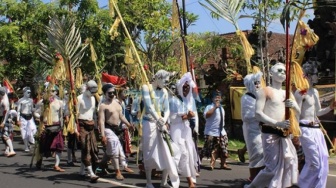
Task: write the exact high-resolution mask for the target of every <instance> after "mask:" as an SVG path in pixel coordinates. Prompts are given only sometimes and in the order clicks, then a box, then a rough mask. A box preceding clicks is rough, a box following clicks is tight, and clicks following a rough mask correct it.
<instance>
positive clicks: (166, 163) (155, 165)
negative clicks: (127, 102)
mask: <svg viewBox="0 0 336 188" xmlns="http://www.w3.org/2000/svg"><path fill="white" fill-rule="evenodd" d="M169 77H170V73H169V72H167V71H165V70H159V71H158V72H157V73H156V74H155V75H154V78H153V82H152V83H151V84H145V85H143V86H142V100H143V103H144V110H145V112H144V115H143V118H142V138H141V139H142V151H143V162H144V167H145V172H146V179H147V184H146V187H147V188H154V186H153V184H152V170H153V169H156V170H162V171H163V172H162V180H161V186H162V187H170V186H169V185H168V183H167V178H168V175H169V178H170V180H171V183H172V184H173V187H174V188H177V187H179V184H180V179H179V176H178V172H177V167H176V164H175V163H174V160H173V156H172V155H171V153H170V150H169V147H168V144H167V143H166V142H165V141H164V139H163V135H162V134H168V133H167V132H168V130H167V125H166V123H167V120H168V117H169V113H170V112H169V101H168V93H167V90H166V89H165V88H164V87H165V86H166V84H168V81H169Z"/></svg>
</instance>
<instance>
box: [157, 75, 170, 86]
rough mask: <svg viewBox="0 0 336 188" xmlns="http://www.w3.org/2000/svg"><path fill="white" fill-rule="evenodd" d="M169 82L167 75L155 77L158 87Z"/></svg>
mask: <svg viewBox="0 0 336 188" xmlns="http://www.w3.org/2000/svg"><path fill="white" fill-rule="evenodd" d="M168 82H169V76H164V77H158V78H157V79H156V83H157V86H158V87H160V88H164V87H165V86H166V85H167V84H168Z"/></svg>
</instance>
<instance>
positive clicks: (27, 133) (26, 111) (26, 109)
mask: <svg viewBox="0 0 336 188" xmlns="http://www.w3.org/2000/svg"><path fill="white" fill-rule="evenodd" d="M30 95H31V90H30V88H29V87H24V88H23V97H22V98H20V99H19V101H18V102H17V112H18V120H19V122H18V124H19V126H20V130H21V137H22V140H23V143H24V146H25V149H24V150H25V151H26V152H29V151H30V144H34V143H35V138H34V135H35V134H36V132H37V129H36V124H35V121H34V118H33V113H34V102H33V99H32V98H30Z"/></svg>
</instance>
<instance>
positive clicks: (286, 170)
mask: <svg viewBox="0 0 336 188" xmlns="http://www.w3.org/2000/svg"><path fill="white" fill-rule="evenodd" d="M261 137H262V140H263V149H264V161H265V168H264V169H263V170H261V171H260V172H259V173H258V175H257V176H256V177H255V179H254V180H253V181H252V183H251V184H250V185H249V186H247V187H258V188H259V187H268V188H284V187H291V186H292V185H297V183H298V159H297V155H296V150H295V147H294V145H293V143H292V140H291V139H290V137H286V138H282V137H279V136H277V135H275V134H266V133H262V134H261Z"/></svg>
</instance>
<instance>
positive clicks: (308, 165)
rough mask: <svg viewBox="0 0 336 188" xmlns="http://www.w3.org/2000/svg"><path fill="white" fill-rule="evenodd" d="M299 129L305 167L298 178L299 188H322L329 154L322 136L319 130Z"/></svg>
mask: <svg viewBox="0 0 336 188" xmlns="http://www.w3.org/2000/svg"><path fill="white" fill-rule="evenodd" d="M300 128H301V133H302V135H301V136H300V142H301V145H302V150H303V153H304V155H305V165H304V166H303V169H302V171H301V173H300V176H299V187H307V188H308V187H311V188H324V187H326V183H327V177H328V172H329V164H328V157H329V154H328V148H327V144H326V142H325V139H324V135H323V133H322V131H321V129H319V128H308V127H300Z"/></svg>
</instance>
